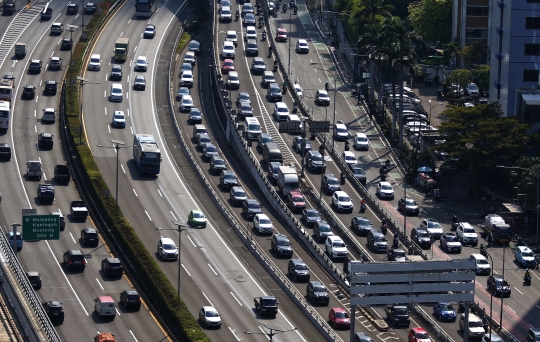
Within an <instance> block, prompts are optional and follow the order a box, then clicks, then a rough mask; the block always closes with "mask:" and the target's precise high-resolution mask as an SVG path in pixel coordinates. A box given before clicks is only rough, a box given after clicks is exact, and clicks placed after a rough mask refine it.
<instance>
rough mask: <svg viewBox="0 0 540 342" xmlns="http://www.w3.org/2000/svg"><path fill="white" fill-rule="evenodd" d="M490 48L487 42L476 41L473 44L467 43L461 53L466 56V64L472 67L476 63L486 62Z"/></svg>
mask: <svg viewBox="0 0 540 342" xmlns="http://www.w3.org/2000/svg"><path fill="white" fill-rule="evenodd" d="M488 53H489V49H488V46H487V43H486V42H483V41H474V42H472V43H471V45H467V46H465V47H464V48H463V50H462V51H461V55H462V56H463V57H465V66H466V67H470V66H472V65H474V64H486V61H487V57H488Z"/></svg>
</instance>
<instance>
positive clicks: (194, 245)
mask: <svg viewBox="0 0 540 342" xmlns="http://www.w3.org/2000/svg"><path fill="white" fill-rule="evenodd" d="M187 238H188V239H189V241H190V242H191V244H192V245H193V247H197V245H196V244H195V243H194V242H193V240H191V237H190V236H189V235H188V236H187ZM214 273H215V272H214Z"/></svg>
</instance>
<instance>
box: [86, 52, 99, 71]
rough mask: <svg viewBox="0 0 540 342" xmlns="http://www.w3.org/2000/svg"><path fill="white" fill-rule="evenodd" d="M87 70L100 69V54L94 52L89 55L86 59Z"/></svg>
mask: <svg viewBox="0 0 540 342" xmlns="http://www.w3.org/2000/svg"><path fill="white" fill-rule="evenodd" d="M88 70H94V71H100V70H101V55H100V54H97V53H94V54H92V55H91V56H90V60H89V61H88Z"/></svg>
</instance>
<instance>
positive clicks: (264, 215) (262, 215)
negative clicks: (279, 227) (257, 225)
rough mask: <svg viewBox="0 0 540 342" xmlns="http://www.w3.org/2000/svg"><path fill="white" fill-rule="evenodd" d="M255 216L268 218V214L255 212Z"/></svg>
mask: <svg viewBox="0 0 540 342" xmlns="http://www.w3.org/2000/svg"><path fill="white" fill-rule="evenodd" d="M255 217H259V218H267V219H270V218H269V217H268V215H266V214H257V215H255Z"/></svg>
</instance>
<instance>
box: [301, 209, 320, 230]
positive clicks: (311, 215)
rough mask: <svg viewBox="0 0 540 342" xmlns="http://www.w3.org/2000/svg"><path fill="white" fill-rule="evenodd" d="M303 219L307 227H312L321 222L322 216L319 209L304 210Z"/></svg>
mask: <svg viewBox="0 0 540 342" xmlns="http://www.w3.org/2000/svg"><path fill="white" fill-rule="evenodd" d="M302 219H303V220H304V222H305V224H306V227H312V226H314V225H315V222H317V221H320V220H321V214H319V212H318V211H317V209H304V210H302Z"/></svg>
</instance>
